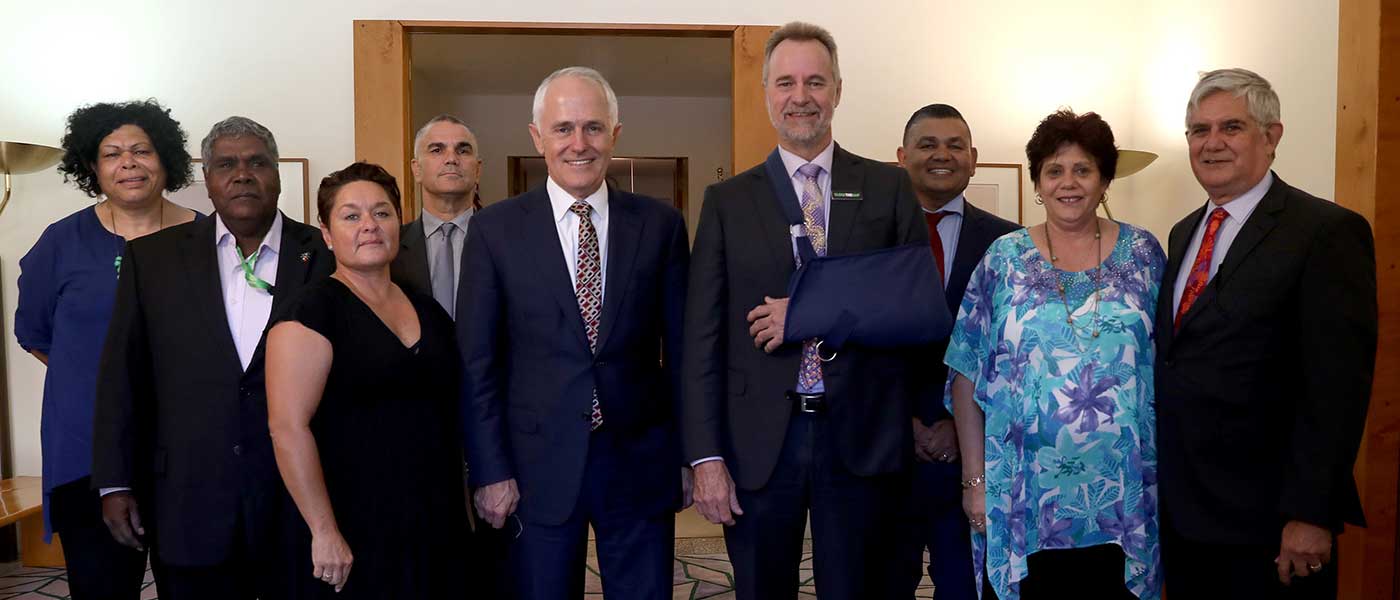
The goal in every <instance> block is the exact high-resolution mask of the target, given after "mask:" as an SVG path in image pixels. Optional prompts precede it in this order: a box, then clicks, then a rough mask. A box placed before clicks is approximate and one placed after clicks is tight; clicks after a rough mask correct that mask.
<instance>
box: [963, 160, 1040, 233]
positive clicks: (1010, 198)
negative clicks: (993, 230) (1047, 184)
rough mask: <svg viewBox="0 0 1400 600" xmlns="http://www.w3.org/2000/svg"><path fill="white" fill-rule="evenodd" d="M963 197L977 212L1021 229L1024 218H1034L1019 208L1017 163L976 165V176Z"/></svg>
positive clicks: (1019, 175) (1021, 201) (1019, 173)
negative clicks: (1011, 223) (1018, 225)
mask: <svg viewBox="0 0 1400 600" xmlns="http://www.w3.org/2000/svg"><path fill="white" fill-rule="evenodd" d="M963 195H964V196H966V198H967V201H968V202H970V203H972V204H973V205H974V206H976V207H977V208H980V209H982V210H985V211H987V212H989V213H992V214H994V215H996V216H998V217H1001V218H1003V219H1006V220H1008V221H1014V222H1016V223H1020V224H1022V225H1024V224H1025V223H1026V222H1025V221H1024V218H1025V217H1027V216H1031V217H1034V213H1029V212H1028V211H1027V209H1026V208H1025V207H1023V206H1022V204H1023V202H1024V200H1023V194H1022V192H1021V165H1020V164H1017V163H977V173H976V174H975V175H973V176H972V180H971V181H969V182H968V183H967V191H966V192H963Z"/></svg>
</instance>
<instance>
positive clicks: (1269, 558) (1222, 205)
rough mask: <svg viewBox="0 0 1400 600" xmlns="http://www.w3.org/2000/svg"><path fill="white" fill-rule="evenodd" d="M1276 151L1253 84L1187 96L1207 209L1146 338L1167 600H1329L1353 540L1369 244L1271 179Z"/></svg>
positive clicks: (1349, 217)
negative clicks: (1343, 551)
mask: <svg viewBox="0 0 1400 600" xmlns="http://www.w3.org/2000/svg"><path fill="white" fill-rule="evenodd" d="M1282 136H1283V124H1282V122H1281V121H1280V119H1279V101H1278V96H1277V95H1276V94H1275V93H1274V91H1273V88H1272V87H1271V86H1270V85H1269V82H1268V81H1266V80H1264V78H1262V77H1260V76H1259V75H1257V74H1255V73H1253V72H1250V71H1246V70H1244V69H1221V70H1217V71H1211V72H1209V73H1206V74H1205V75H1203V76H1202V77H1201V80H1200V82H1199V83H1197V84H1196V88H1195V90H1193V91H1192V93H1191V98H1190V101H1189V103H1188V104H1187V111H1186V140H1187V144H1188V147H1189V150H1190V159H1191V170H1192V171H1193V172H1194V173H1195V175H1196V180H1197V181H1199V182H1200V184H1201V187H1202V188H1204V189H1205V191H1206V194H1207V195H1208V197H1209V200H1208V201H1207V202H1206V203H1205V205H1204V206H1202V207H1200V208H1198V209H1196V210H1195V211H1193V212H1192V213H1191V214H1189V215H1187V217H1186V218H1185V219H1183V220H1182V221H1181V222H1180V223H1177V224H1176V226H1175V227H1173V228H1172V231H1171V237H1170V238H1169V240H1170V245H1169V248H1170V251H1169V252H1168V262H1167V268H1166V271H1165V278H1164V280H1163V281H1162V290H1163V292H1164V293H1163V295H1162V298H1161V300H1160V301H1159V302H1158V306H1157V331H1156V335H1157V345H1158V351H1157V364H1156V387H1157V427H1158V464H1159V481H1160V487H1161V510H1162V539H1163V560H1164V567H1165V570H1166V585H1167V589H1169V590H1171V594H1172V596H1174V597H1176V596H1180V597H1182V598H1192V597H1209V598H1216V597H1220V598H1226V597H1228V598H1310V599H1311V598H1335V597H1336V594H1337V585H1336V584H1337V576H1336V573H1337V566H1336V564H1335V559H1336V557H1335V554H1334V547H1335V546H1334V543H1333V542H1334V540H1335V536H1336V534H1337V533H1339V532H1341V531H1342V527H1343V524H1344V523H1353V524H1356V525H1363V524H1364V519H1363V517H1362V513H1361V501H1360V498H1359V496H1358V494H1357V490H1356V482H1355V480H1354V479H1353V477H1352V465H1353V463H1354V462H1355V460H1356V453H1357V448H1358V446H1359V445H1360V442H1361V433H1362V430H1363V427H1364V425H1365V421H1366V406H1367V403H1368V401H1369V399H1370V397H1371V378H1372V371H1373V369H1374V367H1375V360H1376V327H1377V326H1376V261H1375V244H1374V242H1373V239H1372V235H1371V228H1370V225H1368V224H1367V222H1366V220H1365V219H1364V218H1362V217H1361V216H1360V215H1357V214H1356V213H1354V212H1352V211H1349V210H1347V209H1345V208H1342V207H1340V206H1337V205H1335V204H1333V203H1331V202H1328V201H1325V200H1321V199H1319V198H1316V197H1314V196H1312V195H1309V194H1308V193H1306V192H1304V191H1302V190H1299V189H1297V188H1294V187H1292V186H1290V185H1288V184H1286V183H1284V182H1283V180H1282V179H1281V178H1279V177H1278V176H1277V175H1276V174H1275V173H1273V172H1272V171H1271V170H1270V166H1271V165H1272V164H1273V160H1274V156H1275V150H1276V149H1277V147H1278V144H1279V140H1280V138H1282ZM1168 294H1170V295H1168Z"/></svg>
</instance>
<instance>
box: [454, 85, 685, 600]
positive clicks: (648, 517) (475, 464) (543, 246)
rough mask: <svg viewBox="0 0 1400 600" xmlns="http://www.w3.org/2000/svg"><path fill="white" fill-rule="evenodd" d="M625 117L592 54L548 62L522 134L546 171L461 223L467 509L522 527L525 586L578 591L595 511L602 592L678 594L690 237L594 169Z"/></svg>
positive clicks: (524, 591) (532, 593)
mask: <svg viewBox="0 0 1400 600" xmlns="http://www.w3.org/2000/svg"><path fill="white" fill-rule="evenodd" d="M621 129H622V126H621V125H620V124H619V123H618V119H617V97H616V96H615V95H614V94H613V91H612V88H611V87H610V86H609V85H608V83H607V81H606V80H604V79H603V77H602V76H601V75H599V74H598V72H597V71H594V70H592V69H588V68H583V67H569V68H565V69H561V70H559V71H556V72H555V73H553V74H551V75H550V76H549V77H547V78H545V80H544V82H543V83H541V84H540V87H539V89H538V90H537V91H536V93H535V102H534V122H533V123H531V124H530V135H531V137H533V138H534V142H535V148H536V149H538V150H539V151H540V153H542V154H543V155H544V157H545V162H546V164H547V165H548V171H549V180H548V182H547V183H546V185H545V186H544V187H541V188H537V189H535V190H532V191H530V192H527V193H525V194H523V195H521V196H517V197H514V198H510V199H508V200H505V201H503V202H500V203H498V204H494V205H492V206H490V207H487V208H486V209H484V210H482V211H481V212H480V213H479V214H478V215H477V217H476V218H475V219H474V220H473V223H472V227H471V229H470V231H469V233H468V236H467V248H466V250H465V256H466V262H465V263H464V266H463V278H464V281H465V284H466V286H467V289H466V290H465V292H464V293H463V294H461V296H460V298H461V299H460V300H459V304H458V310H457V331H458V335H459V336H460V344H461V347H462V353H463V358H464V360H465V363H466V372H465V379H464V382H463V419H464V421H465V423H464V430H465V438H466V445H467V459H468V461H469V462H470V463H471V476H470V477H471V485H472V486H473V487H475V488H477V492H476V506H477V510H478V512H479V513H480V514H481V515H482V517H483V518H485V519H486V520H487V521H488V522H490V524H491V525H492V526H493V527H496V528H502V527H505V528H507V532H508V533H509V534H511V535H514V537H515V539H514V541H512V542H511V545H510V550H509V555H510V556H509V560H510V563H511V570H512V571H513V578H514V580H515V585H516V593H517V595H518V597H520V598H522V599H527V600H532V599H546V598H559V599H565V598H569V599H572V598H579V597H581V596H582V595H583V575H584V557H585V554H586V548H587V541H588V528H589V526H590V525H591V526H592V527H593V530H594V532H595V534H596V539H597V551H598V564H599V567H600V569H601V571H602V575H603V592H604V594H606V595H607V597H608V598H609V599H610V600H613V599H619V598H622V599H626V598H637V599H642V598H648V599H649V598H661V597H666V598H669V597H670V595H671V586H672V582H671V570H672V566H671V565H672V554H673V547H674V541H675V540H674V538H675V531H674V527H675V511H676V510H677V509H679V508H681V507H682V506H683V496H686V495H688V494H684V493H683V487H685V486H686V485H687V477H688V473H689V471H688V469H687V468H686V467H685V466H684V463H683V462H682V460H681V457H680V449H679V446H678V440H677V433H676V426H675V422H676V418H675V413H676V411H675V403H676V395H677V394H678V392H679V365H680V363H679V360H680V352H681V322H682V312H683V304H684V301H685V289H686V277H687V267H688V262H689V254H688V250H687V240H686V228H685V223H684V221H683V220H682V219H681V216H680V214H679V213H678V212H676V211H675V209H673V208H671V207H670V206H669V205H667V204H665V203H663V202H661V201H658V200H656V199H653V198H647V197H642V196H636V195H633V194H629V193H626V192H623V191H621V190H617V189H609V188H608V187H607V186H606V185H605V183H604V178H605V176H606V174H607V169H608V161H609V160H610V159H611V157H612V149H613V145H614V144H615V143H616V141H617V135H618V132H619V131H620V130H621Z"/></svg>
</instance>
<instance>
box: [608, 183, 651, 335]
mask: <svg viewBox="0 0 1400 600" xmlns="http://www.w3.org/2000/svg"><path fill="white" fill-rule="evenodd" d="M639 201H641V202H646V201H647V200H644V199H641V198H637V197H635V196H626V197H624V196H623V195H622V194H621V193H618V192H616V191H613V190H612V189H609V190H608V203H609V206H608V221H609V222H608V264H607V270H606V272H605V277H606V278H607V279H606V281H604V282H603V284H604V286H605V288H604V294H603V315H602V317H601V321H600V323H599V325H598V351H599V352H601V351H602V350H603V345H604V344H606V343H607V341H608V334H610V333H612V330H613V325H615V324H616V323H617V315H618V311H620V310H621V308H622V305H623V304H624V302H625V299H626V298H627V291H628V288H629V287H630V285H631V283H632V265H633V264H634V263H635V262H636V258H637V242H638V240H640V239H641V238H642V233H643V232H642V229H643V228H644V224H643V223H642V219H641V216H640V215H639V214H638V213H637V205H636V202H639Z"/></svg>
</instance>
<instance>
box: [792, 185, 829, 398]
mask: <svg viewBox="0 0 1400 600" xmlns="http://www.w3.org/2000/svg"><path fill="white" fill-rule="evenodd" d="M821 173H822V168H821V166H820V165H817V164H815V163H807V164H805V165H802V166H801V167H798V169H797V174H798V175H799V176H801V178H802V199H801V204H802V229H803V232H804V233H805V234H806V235H807V237H808V238H809V239H810V240H811V242H812V249H813V250H815V251H816V252H817V256H826V213H825V211H824V210H822V202H823V201H824V200H825V197H824V196H823V195H822V190H821V188H820V187H818V186H817V177H819V176H820V175H821ZM797 261H798V266H801V262H802V257H801V256H799V257H798V258H797ZM821 381H822V361H821V356H819V355H818V353H817V340H807V341H804V342H802V364H801V366H800V367H799V368H798V370H797V385H798V387H800V388H802V389H801V390H800V391H804V392H810V391H812V390H813V389H815V388H816V387H817V385H818V384H820V383H821Z"/></svg>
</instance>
